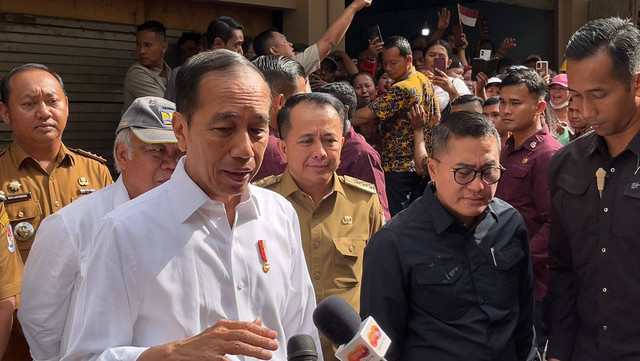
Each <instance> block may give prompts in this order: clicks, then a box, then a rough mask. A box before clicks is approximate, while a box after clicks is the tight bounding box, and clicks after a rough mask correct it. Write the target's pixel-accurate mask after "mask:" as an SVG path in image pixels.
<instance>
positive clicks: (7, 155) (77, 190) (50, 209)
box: [0, 142, 113, 261]
mask: <svg viewBox="0 0 640 361" xmlns="http://www.w3.org/2000/svg"><path fill="white" fill-rule="evenodd" d="M103 163H104V159H102V158H100V157H98V156H97V155H94V154H91V153H89V152H86V151H83V150H80V149H70V148H67V147H65V146H64V144H63V145H62V146H61V147H60V152H59V153H58V158H57V159H56V165H55V168H54V169H53V171H52V172H51V174H47V172H46V171H45V170H44V169H42V167H40V164H39V163H38V162H37V161H36V160H35V159H33V158H32V157H31V156H30V155H29V154H28V153H27V151H25V150H24V149H23V148H22V147H21V146H20V145H18V144H17V143H16V142H14V143H13V144H11V146H10V147H9V148H7V149H3V150H0V194H4V196H5V197H6V201H5V207H6V210H7V213H8V215H9V220H10V221H11V226H12V228H13V234H14V238H15V240H16V244H17V247H18V248H19V250H20V254H21V256H22V259H23V260H25V261H26V260H27V256H28V255H29V250H30V249H31V245H32V243H33V239H34V238H35V237H34V235H35V233H36V231H37V230H38V226H39V225H40V222H41V221H42V219H44V217H46V216H48V215H50V214H52V213H55V212H57V211H58V210H60V209H61V208H62V207H64V206H66V205H67V204H69V203H71V202H73V201H74V200H76V199H78V198H79V197H82V196H83V195H85V194H90V193H93V192H95V191H96V190H98V189H100V188H103V187H105V186H107V185H109V184H111V183H113V180H112V179H111V174H109V170H108V169H107V167H106V166H105V165H104V164H103Z"/></svg>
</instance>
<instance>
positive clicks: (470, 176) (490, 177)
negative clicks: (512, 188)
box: [431, 157, 506, 186]
mask: <svg viewBox="0 0 640 361" xmlns="http://www.w3.org/2000/svg"><path fill="white" fill-rule="evenodd" d="M431 159H433V160H435V161H437V162H438V163H442V162H441V161H440V160H439V159H437V158H434V157H431ZM505 170H506V169H505V168H503V167H502V166H497V167H488V168H485V169H483V170H476V169H473V168H468V167H461V168H452V169H451V171H452V172H453V180H455V181H456V183H458V184H460V185H461V186H463V185H467V184H469V183H471V182H473V180H474V179H476V175H477V174H478V173H480V179H481V180H482V182H483V183H484V184H486V185H491V184H495V183H498V181H499V180H500V177H502V173H504V171H505Z"/></svg>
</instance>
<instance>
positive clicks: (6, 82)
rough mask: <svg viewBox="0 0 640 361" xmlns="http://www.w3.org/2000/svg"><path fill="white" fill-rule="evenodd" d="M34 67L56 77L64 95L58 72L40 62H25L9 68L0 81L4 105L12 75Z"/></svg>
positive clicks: (7, 101) (7, 98)
mask: <svg viewBox="0 0 640 361" xmlns="http://www.w3.org/2000/svg"><path fill="white" fill-rule="evenodd" d="M34 69H37V70H44V71H46V72H47V73H49V74H51V75H52V76H53V77H54V78H56V80H57V81H58V84H60V87H61V88H62V92H63V93H64V95H65V96H66V95H67V92H66V90H64V83H63V82H62V78H61V77H60V75H58V73H56V72H55V71H52V70H50V69H49V68H47V67H46V66H44V65H42V64H38V63H27V64H22V65H19V66H16V67H15V68H13V69H11V70H9V72H8V73H7V74H6V75H5V76H4V77H3V78H2V83H0V101H1V102H3V103H4V104H5V105H7V106H9V94H10V89H9V83H10V82H11V78H13V76H14V75H16V74H19V73H22V72H23V71H27V70H34Z"/></svg>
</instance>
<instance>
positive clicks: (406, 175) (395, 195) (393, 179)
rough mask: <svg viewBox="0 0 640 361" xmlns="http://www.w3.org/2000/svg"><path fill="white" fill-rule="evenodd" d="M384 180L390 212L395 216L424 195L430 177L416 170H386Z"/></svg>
mask: <svg viewBox="0 0 640 361" xmlns="http://www.w3.org/2000/svg"><path fill="white" fill-rule="evenodd" d="M384 181H385V183H386V184H385V185H386V187H387V200H388V201H389V213H391V217H393V216H395V215H396V214H397V213H399V212H400V211H402V210H403V209H405V208H407V206H408V205H409V204H411V202H413V201H415V200H416V199H418V198H419V197H420V196H422V193H423V192H424V188H425V187H426V186H427V183H428V182H429V179H428V177H422V176H420V175H418V173H416V172H385V173H384Z"/></svg>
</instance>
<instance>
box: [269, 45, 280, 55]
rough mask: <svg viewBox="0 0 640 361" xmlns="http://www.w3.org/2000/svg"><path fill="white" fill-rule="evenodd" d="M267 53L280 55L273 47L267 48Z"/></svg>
mask: <svg viewBox="0 0 640 361" xmlns="http://www.w3.org/2000/svg"><path fill="white" fill-rule="evenodd" d="M269 52H270V53H271V55H280V54H279V53H278V51H277V50H276V48H275V47H273V46H272V47H270V48H269Z"/></svg>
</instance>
